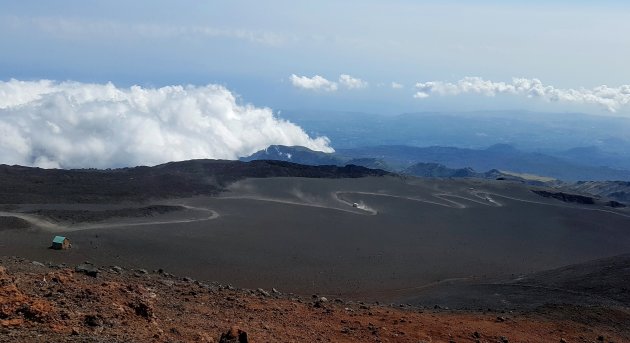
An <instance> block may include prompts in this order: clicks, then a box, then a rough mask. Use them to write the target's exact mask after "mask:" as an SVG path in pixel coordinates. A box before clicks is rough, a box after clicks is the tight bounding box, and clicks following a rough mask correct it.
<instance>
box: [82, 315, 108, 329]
mask: <svg viewBox="0 0 630 343" xmlns="http://www.w3.org/2000/svg"><path fill="white" fill-rule="evenodd" d="M83 322H84V323H85V325H87V326H91V327H101V326H103V318H101V317H100V316H99V315H93V314H88V315H86V316H85V319H84V320H83Z"/></svg>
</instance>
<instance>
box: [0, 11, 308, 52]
mask: <svg viewBox="0 0 630 343" xmlns="http://www.w3.org/2000/svg"><path fill="white" fill-rule="evenodd" d="M2 19H3V20H2V21H3V22H5V24H7V25H10V26H11V27H12V28H13V29H17V28H28V29H36V30H39V31H42V32H45V33H46V34H50V35H54V36H55V37H59V38H69V39H80V38H88V39H94V38H105V37H107V38H121V37H122V38H129V37H140V38H158V39H169V38H171V39H172V38H195V37H196V38H202V39H203V38H206V39H212V38H228V39H236V40H242V41H247V42H251V43H257V44H262V45H269V46H279V45H283V44H285V43H287V42H290V41H294V40H296V39H297V38H296V37H295V36H293V35H290V34H280V33H277V32H272V31H265V30H251V29H245V28H221V27H214V26H206V25H168V24H154V23H123V22H118V21H98V20H96V21H86V20H79V19H73V18H57V17H32V18H27V17H16V16H11V17H4V18H2Z"/></svg>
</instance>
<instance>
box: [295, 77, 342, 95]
mask: <svg viewBox="0 0 630 343" xmlns="http://www.w3.org/2000/svg"><path fill="white" fill-rule="evenodd" d="M291 84H292V85H293V86H294V87H296V88H302V89H309V90H323V91H327V92H334V91H336V90H337V88H338V87H337V83H336V82H333V81H329V80H327V79H325V78H323V77H321V76H319V75H315V76H313V77H308V76H297V75H295V74H292V75H291Z"/></svg>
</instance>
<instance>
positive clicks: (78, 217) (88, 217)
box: [26, 205, 186, 223]
mask: <svg viewBox="0 0 630 343" xmlns="http://www.w3.org/2000/svg"><path fill="white" fill-rule="evenodd" d="M185 209H186V208H185V207H183V206H171V205H151V206H145V207H138V208H121V209H115V210H101V211H92V210H67V209H37V210H33V211H28V212H26V213H30V214H35V215H38V216H42V217H46V218H48V219H52V220H53V221H56V222H66V223H84V222H88V223H90V222H100V221H104V220H107V219H111V218H138V217H153V216H157V215H161V214H165V213H171V212H176V211H183V210H185Z"/></svg>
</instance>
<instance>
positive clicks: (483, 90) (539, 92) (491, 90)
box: [414, 77, 630, 112]
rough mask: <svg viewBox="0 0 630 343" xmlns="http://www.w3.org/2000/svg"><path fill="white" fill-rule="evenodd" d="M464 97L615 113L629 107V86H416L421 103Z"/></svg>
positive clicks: (474, 81) (471, 81) (472, 80)
mask: <svg viewBox="0 0 630 343" xmlns="http://www.w3.org/2000/svg"><path fill="white" fill-rule="evenodd" d="M463 93H473V94H481V95H486V96H495V95H497V94H513V95H524V96H527V97H530V98H541V99H544V100H546V101H553V102H555V101H562V102H568V103H578V104H594V105H598V106H602V107H604V108H606V109H607V110H608V111H610V112H616V111H617V110H619V109H620V108H622V107H624V106H627V105H629V104H630V85H622V86H620V87H616V88H611V87H608V86H599V87H595V88H592V89H585V88H580V89H561V88H555V87H554V86H550V85H545V84H543V83H542V82H541V81H540V80H538V79H522V78H514V79H512V82H511V83H506V82H494V81H488V80H484V79H482V78H480V77H466V78H463V79H461V80H459V81H457V82H455V83H450V82H442V81H433V82H424V83H416V94H415V95H414V97H415V98H419V99H423V98H427V97H429V96H431V95H432V94H437V95H458V94H463Z"/></svg>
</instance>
